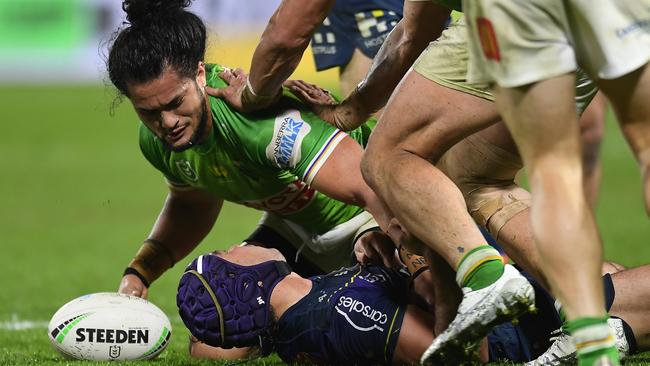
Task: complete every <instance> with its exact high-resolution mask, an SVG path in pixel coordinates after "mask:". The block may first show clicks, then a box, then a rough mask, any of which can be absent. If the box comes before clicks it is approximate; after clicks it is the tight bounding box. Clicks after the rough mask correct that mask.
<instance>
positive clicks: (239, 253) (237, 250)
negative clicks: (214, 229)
mask: <svg viewBox="0 0 650 366" xmlns="http://www.w3.org/2000/svg"><path fill="white" fill-rule="evenodd" d="M212 254H214V255H216V256H219V257H221V258H223V259H225V260H227V261H228V262H231V263H235V264H239V265H242V266H252V265H255V264H259V263H262V262H266V261H272V260H273V261H286V259H285V258H284V256H283V255H282V253H280V251H278V250H277V249H273V248H263V247H260V246H257V245H243V246H234V247H232V248H230V249H228V250H225V251H224V250H220V251H216V252H214V253H212Z"/></svg>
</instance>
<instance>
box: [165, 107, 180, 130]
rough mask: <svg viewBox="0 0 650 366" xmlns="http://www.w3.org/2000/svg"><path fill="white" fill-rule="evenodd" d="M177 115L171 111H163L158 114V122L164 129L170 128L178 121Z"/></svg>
mask: <svg viewBox="0 0 650 366" xmlns="http://www.w3.org/2000/svg"><path fill="white" fill-rule="evenodd" d="M179 120H180V119H179V118H178V116H177V115H176V114H175V113H173V112H171V111H163V112H162V113H161V114H160V124H161V127H162V128H164V129H165V130H172V129H174V127H176V125H177V124H178V122H179Z"/></svg>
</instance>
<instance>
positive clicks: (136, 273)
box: [122, 267, 149, 288]
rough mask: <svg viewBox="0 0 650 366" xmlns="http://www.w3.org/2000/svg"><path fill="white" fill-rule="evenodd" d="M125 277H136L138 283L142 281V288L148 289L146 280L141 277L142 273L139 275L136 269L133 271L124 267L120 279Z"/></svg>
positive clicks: (131, 268)
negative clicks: (138, 280)
mask: <svg viewBox="0 0 650 366" xmlns="http://www.w3.org/2000/svg"><path fill="white" fill-rule="evenodd" d="M126 275H135V276H136V277H138V278H139V279H140V281H142V283H143V284H144V287H146V288H149V280H147V279H146V278H145V277H144V276H143V275H142V273H140V271H138V270H137V269H135V268H133V267H126V269H125V270H124V273H123V274H122V277H124V276H126Z"/></svg>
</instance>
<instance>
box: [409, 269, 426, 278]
mask: <svg viewBox="0 0 650 366" xmlns="http://www.w3.org/2000/svg"><path fill="white" fill-rule="evenodd" d="M428 269H429V267H420V268H418V270H417V271H415V272H414V273H413V274H412V275H411V281H414V280H415V279H416V278H417V277H418V276H419V275H421V274H422V273H423V272H424V271H427V270H428Z"/></svg>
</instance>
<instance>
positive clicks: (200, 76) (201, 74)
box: [196, 61, 207, 89]
mask: <svg viewBox="0 0 650 366" xmlns="http://www.w3.org/2000/svg"><path fill="white" fill-rule="evenodd" d="M196 83H197V84H199V86H200V87H201V89H203V88H205V85H206V83H207V82H206V79H205V63H204V62H203V61H199V67H198V68H197V72H196Z"/></svg>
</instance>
